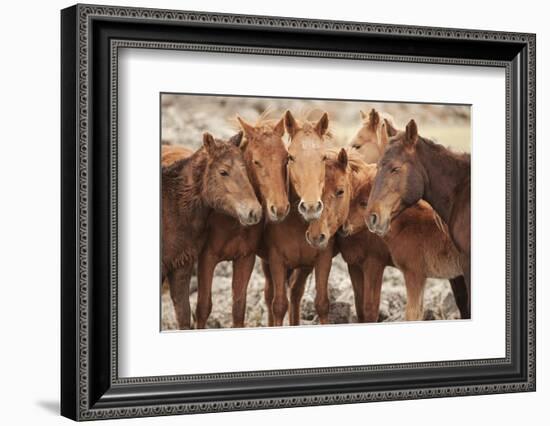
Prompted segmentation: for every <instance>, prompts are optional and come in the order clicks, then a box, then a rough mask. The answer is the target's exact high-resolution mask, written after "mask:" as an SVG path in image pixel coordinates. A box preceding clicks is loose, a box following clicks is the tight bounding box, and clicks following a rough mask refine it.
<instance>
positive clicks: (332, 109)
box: [162, 95, 470, 330]
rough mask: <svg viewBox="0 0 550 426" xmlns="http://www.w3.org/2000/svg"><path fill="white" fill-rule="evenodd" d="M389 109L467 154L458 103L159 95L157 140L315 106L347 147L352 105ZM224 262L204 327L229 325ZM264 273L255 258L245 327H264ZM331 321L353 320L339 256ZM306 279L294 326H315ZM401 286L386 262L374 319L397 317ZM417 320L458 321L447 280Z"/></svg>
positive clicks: (222, 130) (194, 136) (168, 315)
mask: <svg viewBox="0 0 550 426" xmlns="http://www.w3.org/2000/svg"><path fill="white" fill-rule="evenodd" d="M373 107H374V108H377V109H378V110H380V111H384V112H386V113H389V114H391V115H392V116H393V117H394V119H395V123H396V125H397V126H398V127H401V128H403V127H404V125H405V124H406V123H407V121H408V120H409V119H410V118H412V117H414V118H415V120H416V121H417V122H418V124H419V128H420V131H421V133H422V134H423V135H425V136H428V137H432V138H435V139H436V140H438V141H439V142H440V143H442V144H444V145H446V146H450V147H451V148H453V149H455V150H457V151H466V152H469V151H470V109H469V107H467V106H459V105H455V106H453V105H427V104H423V105H418V104H407V103H380V102H378V103H362V102H327V101H311V100H307V101H306V100H300V99H295V100H287V99H259V98H239V97H210V96H190V95H163V96H162V140H163V142H168V143H171V144H182V145H185V146H187V147H189V148H192V149H197V148H199V147H200V145H201V141H202V133H203V132H205V131H209V132H211V133H213V134H214V135H215V136H216V137H228V136H231V135H232V134H234V133H235V132H236V126H235V121H234V118H235V115H236V114H237V113H238V114H240V115H241V116H242V117H244V118H245V119H247V120H249V121H251V122H254V121H255V119H256V118H257V117H258V115H259V114H261V113H262V112H263V111H264V110H265V109H266V108H269V109H271V111H272V116H273V117H279V116H282V114H283V113H284V111H285V110H286V109H291V110H292V111H293V112H294V113H295V114H297V115H299V114H300V113H303V112H304V111H309V113H310V118H312V119H313V118H315V117H316V116H319V115H320V114H321V111H328V112H329V117H330V119H331V130H332V133H333V135H334V138H333V143H334V144H335V145H339V146H345V145H347V143H348V141H349V138H350V137H351V136H352V135H353V134H354V133H355V131H356V130H357V128H358V126H359V124H360V121H359V109H363V110H364V111H368V110H369V109H370V108H373ZM231 274H232V269H231V263H230V262H222V263H220V264H219V265H218V267H217V268H216V272H215V276H214V283H213V289H212V297H213V308H212V314H211V315H210V318H209V320H208V324H207V326H208V327H210V328H225V327H231ZM191 288H192V294H191V304H192V308H193V311H194V308H195V305H196V299H197V293H196V277H193V279H192V283H191ZM263 288H264V278H263V272H262V270H261V266H260V262H259V261H257V262H256V266H255V269H254V272H253V274H252V277H251V280H250V284H249V288H248V296H247V312H246V325H247V326H248V327H260V326H266V325H267V311H266V305H265V303H264V299H263ZM329 289H330V300H331V307H330V320H331V323H350V322H356V321H357V316H356V313H355V305H354V301H353V291H352V289H351V282H350V279H349V275H348V271H347V267H346V264H345V262H344V261H343V259H342V258H341V257H340V256H337V257H336V258H334V260H333V265H332V270H331V274H330V279H329ZM314 297H315V285H314V283H313V277H312V276H311V277H310V278H309V279H308V284H307V287H306V291H305V294H304V298H303V300H302V319H301V323H302V324H307V325H309V324H317V323H318V317H317V315H316V313H315V308H314V304H313V300H314ZM405 304H406V290H405V284H404V280H403V275H402V274H401V272H400V271H398V270H397V269H395V268H391V267H387V268H386V271H385V273H384V282H383V286H382V297H381V306H380V318H379V320H380V321H401V320H403V318H404V307H405ZM424 307H425V316H424V318H425V319H437V320H451V319H458V318H460V314H459V312H458V309H457V308H456V304H455V301H454V297H453V294H452V292H451V289H450V285H449V282H448V281H447V280H435V279H429V280H428V281H427V284H426V290H425V293H424ZM176 328H177V324H176V321H175V317H174V310H173V306H172V302H171V299H170V294H169V291H168V288H167V286H166V285H164V286H163V291H162V329H163V330H173V329H176Z"/></svg>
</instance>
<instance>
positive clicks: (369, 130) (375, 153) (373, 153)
mask: <svg viewBox="0 0 550 426" xmlns="http://www.w3.org/2000/svg"><path fill="white" fill-rule="evenodd" d="M359 112H360V115H361V127H360V128H359V130H358V131H357V133H356V134H355V136H354V137H353V138H352V139H351V141H350V146H351V148H353V152H356V153H357V154H358V155H359V156H360V157H361V158H362V159H363V161H365V162H366V163H376V162H377V161H378V160H379V159H380V157H381V156H382V154H383V152H384V150H385V149H386V144H387V138H384V135H383V133H388V134H389V135H390V136H394V135H395V134H396V133H397V130H396V129H395V127H394V126H393V119H392V118H391V117H390V116H389V115H388V114H383V113H382V114H381V113H379V112H378V111H376V110H375V109H374V108H373V109H371V110H370V112H369V113H368V114H365V113H364V112H363V111H359ZM383 126H384V129H383V128H382V127H383Z"/></svg>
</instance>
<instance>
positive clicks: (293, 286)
mask: <svg viewBox="0 0 550 426" xmlns="http://www.w3.org/2000/svg"><path fill="white" fill-rule="evenodd" d="M312 269H313V268H309V267H306V268H298V269H295V270H294V271H293V272H292V276H291V278H290V311H289V318H288V319H289V321H288V322H289V324H290V325H300V302H301V301H302V297H303V296H304V290H305V288H306V282H307V277H308V276H309V274H311V271H312Z"/></svg>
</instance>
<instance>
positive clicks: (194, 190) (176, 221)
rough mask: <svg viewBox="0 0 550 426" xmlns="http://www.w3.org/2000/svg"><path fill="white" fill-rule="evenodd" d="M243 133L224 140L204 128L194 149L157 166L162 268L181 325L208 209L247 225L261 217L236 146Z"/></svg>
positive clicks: (185, 322)
mask: <svg viewBox="0 0 550 426" xmlns="http://www.w3.org/2000/svg"><path fill="white" fill-rule="evenodd" d="M242 136H243V133H242V132H239V133H238V134H237V135H235V136H233V137H232V138H230V139H229V140H228V141H223V140H219V139H214V137H213V136H212V135H211V134H210V133H205V134H204V135H203V146H202V147H201V148H200V149H199V150H198V151H196V152H195V153H194V154H193V155H191V156H188V157H186V158H183V159H181V160H178V161H176V162H175V163H172V164H171V165H169V166H163V167H162V265H161V274H162V280H163V281H164V279H168V283H169V286H170V295H171V298H172V302H173V303H174V309H175V312H176V319H177V321H178V326H179V328H181V329H187V328H190V326H191V318H190V305H189V280H190V278H191V273H192V269H193V266H194V264H195V261H196V260H197V258H198V256H199V253H200V252H201V250H202V247H203V245H204V242H205V241H206V224H207V218H208V216H209V214H210V212H211V211H212V210H217V211H221V212H224V213H225V214H228V215H230V216H232V217H235V218H237V219H238V220H239V222H240V223H241V224H243V225H246V226H251V225H255V224H256V223H258V222H259V221H260V219H261V217H262V208H261V205H260V203H259V202H258V200H257V198H256V195H255V193H254V190H253V188H252V185H251V183H250V180H249V179H248V176H247V174H246V169H245V166H244V160H243V157H242V153H241V151H240V149H239V148H238V146H239V145H240V143H241V140H242ZM182 155H185V153H183V154H182Z"/></svg>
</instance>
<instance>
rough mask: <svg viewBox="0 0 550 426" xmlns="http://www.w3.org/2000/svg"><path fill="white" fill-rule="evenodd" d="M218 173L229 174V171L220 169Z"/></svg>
mask: <svg viewBox="0 0 550 426" xmlns="http://www.w3.org/2000/svg"><path fill="white" fill-rule="evenodd" d="M220 175H222V176H229V173H228V172H227V170H220Z"/></svg>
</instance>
